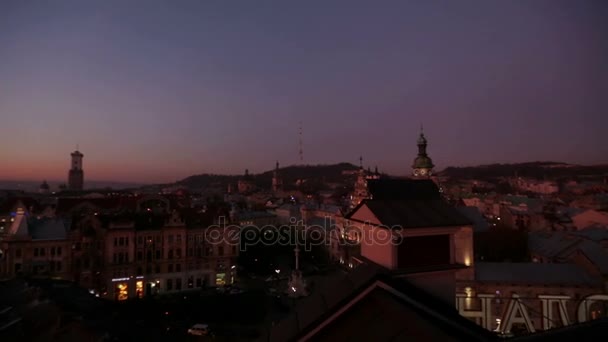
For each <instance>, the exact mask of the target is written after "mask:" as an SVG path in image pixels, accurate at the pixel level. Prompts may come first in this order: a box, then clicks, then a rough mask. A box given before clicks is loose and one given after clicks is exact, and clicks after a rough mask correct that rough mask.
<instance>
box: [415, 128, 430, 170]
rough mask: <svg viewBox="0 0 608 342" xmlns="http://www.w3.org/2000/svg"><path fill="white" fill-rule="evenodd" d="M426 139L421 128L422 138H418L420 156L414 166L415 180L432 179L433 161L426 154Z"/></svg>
mask: <svg viewBox="0 0 608 342" xmlns="http://www.w3.org/2000/svg"><path fill="white" fill-rule="evenodd" d="M426 145H427V142H426V138H425V136H424V132H423V130H422V126H421V127H420V136H419V137H418V156H417V157H416V159H414V164H413V165H412V169H413V175H414V177H415V178H430V177H431V175H432V173H433V167H434V166H435V165H433V161H432V160H431V158H430V157H429V156H428V155H427V153H426Z"/></svg>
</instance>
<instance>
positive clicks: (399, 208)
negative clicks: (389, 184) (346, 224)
mask: <svg viewBox="0 0 608 342" xmlns="http://www.w3.org/2000/svg"><path fill="white" fill-rule="evenodd" d="M360 205H366V206H367V207H368V208H369V209H370V210H371V211H372V213H373V214H374V215H375V216H376V217H377V218H378V220H380V222H381V223H382V224H383V225H386V226H391V227H394V226H399V227H403V228H422V227H448V226H465V225H471V221H470V220H469V219H467V218H466V217H465V216H464V215H462V214H461V213H460V212H459V211H458V210H457V209H456V208H454V207H452V206H451V205H449V204H448V203H446V202H445V201H443V200H441V199H431V200H377V199H372V200H364V201H363V202H361V204H360ZM357 209H358V208H355V209H354V210H353V211H352V212H351V213H350V214H349V215H347V218H351V217H352V214H353V213H355V212H356V211H357Z"/></svg>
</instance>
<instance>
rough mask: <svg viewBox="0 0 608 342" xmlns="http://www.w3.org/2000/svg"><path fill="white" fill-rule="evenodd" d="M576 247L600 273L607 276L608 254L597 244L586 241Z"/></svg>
mask: <svg viewBox="0 0 608 342" xmlns="http://www.w3.org/2000/svg"><path fill="white" fill-rule="evenodd" d="M578 247H579V249H580V251H581V252H582V253H583V254H584V255H585V256H586V257H587V258H588V259H589V261H591V263H593V265H594V266H596V267H597V268H598V270H599V271H600V273H602V274H608V252H607V251H606V250H605V249H604V248H602V246H601V245H600V244H599V243H597V242H595V241H589V240H586V241H583V242H582V243H581V244H580V245H579V246H578Z"/></svg>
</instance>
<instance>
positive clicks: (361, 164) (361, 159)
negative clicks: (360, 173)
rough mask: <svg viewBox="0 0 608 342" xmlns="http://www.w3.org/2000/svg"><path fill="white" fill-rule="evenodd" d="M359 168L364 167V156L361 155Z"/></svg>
mask: <svg viewBox="0 0 608 342" xmlns="http://www.w3.org/2000/svg"><path fill="white" fill-rule="evenodd" d="M359 168H361V169H363V156H359Z"/></svg>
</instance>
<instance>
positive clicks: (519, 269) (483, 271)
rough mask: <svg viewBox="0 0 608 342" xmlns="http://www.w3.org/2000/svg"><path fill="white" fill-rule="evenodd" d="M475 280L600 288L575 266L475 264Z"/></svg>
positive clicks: (597, 279) (504, 263) (524, 263)
mask: <svg viewBox="0 0 608 342" xmlns="http://www.w3.org/2000/svg"><path fill="white" fill-rule="evenodd" d="M475 279H476V280H477V281H479V282H488V283H510V284H526V285H528V284H538V285H565V284H567V285H584V286H601V284H602V280H601V279H600V278H597V277H593V276H591V275H589V274H588V273H587V272H585V270H584V269H583V268H581V267H579V266H578V265H575V264H547V263H534V262H522V263H510V262H477V263H475Z"/></svg>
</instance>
